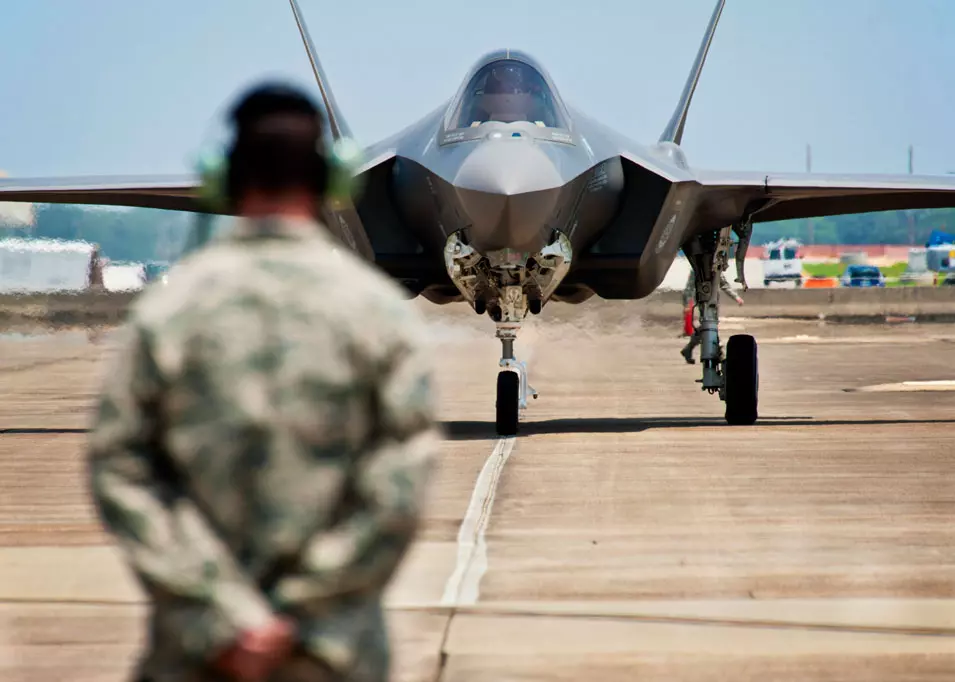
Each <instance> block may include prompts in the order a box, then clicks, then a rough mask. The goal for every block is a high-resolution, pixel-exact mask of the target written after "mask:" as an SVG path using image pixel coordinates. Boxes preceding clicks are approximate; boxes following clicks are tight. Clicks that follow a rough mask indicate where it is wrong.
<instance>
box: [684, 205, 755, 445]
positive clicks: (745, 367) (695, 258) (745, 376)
mask: <svg viewBox="0 0 955 682" xmlns="http://www.w3.org/2000/svg"><path fill="white" fill-rule="evenodd" d="M731 230H733V231H735V232H736V233H737V235H738V236H739V244H738V247H737V253H736V265H737V272H738V273H739V276H738V277H737V280H736V281H737V282H740V283H741V284H742V285H743V290H744V291H745V290H746V289H747V287H746V278H745V276H744V274H743V260H744V259H745V257H746V249H747V247H748V246H749V237H750V235H751V234H752V227H751V224H750V223H749V221H746V222H744V223H741V224H738V225H734V226H733V227H732V228H729V227H727V228H724V229H722V230H719V231H715V232H713V233H710V234H705V235H701V236H699V237H695V238H694V239H693V240H692V241H691V242H690V243H689V244H688V245H687V246H686V247H684V251H685V252H686V254H687V257H688V260H689V261H690V265H691V267H692V268H693V271H694V273H695V275H696V294H697V295H696V300H697V301H698V303H697V305H698V306H699V310H700V342H701V348H700V358H701V364H702V365H703V378H702V379H701V380H700V383H701V384H702V389H703V390H704V391H708V392H709V393H711V394H713V393H717V394H719V397H720V400H722V401H724V403H725V404H726V412H725V416H726V421H727V423H729V424H733V425H741V426H748V425H751V424H754V423H756V420H757V419H758V417H759V359H758V353H757V345H756V340H755V339H754V338H753V337H752V336H749V335H748V334H737V335H734V336H731V337H730V339H729V343H727V344H726V355H725V356H724V355H723V349H722V347H721V345H720V339H719V295H720V289H721V288H722V286H723V284H724V280H723V272H724V271H725V270H726V266H727V260H728V257H729V247H730V231H731Z"/></svg>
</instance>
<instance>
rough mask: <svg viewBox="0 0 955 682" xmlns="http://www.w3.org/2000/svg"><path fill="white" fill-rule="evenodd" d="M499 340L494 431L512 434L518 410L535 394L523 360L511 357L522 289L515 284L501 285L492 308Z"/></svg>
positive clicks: (519, 313) (518, 329) (521, 317)
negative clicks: (498, 300)
mask: <svg viewBox="0 0 955 682" xmlns="http://www.w3.org/2000/svg"><path fill="white" fill-rule="evenodd" d="M494 312H495V315H494V318H495V322H496V323H497V332H496V334H495V336H497V338H499V339H500V340H501V362H500V366H501V371H500V373H498V375H497V419H496V426H497V434H498V435H499V436H514V435H516V434H517V422H518V417H519V414H520V410H523V409H526V408H527V398H528V396H531V397H533V398H535V399H536V398H537V391H535V390H534V389H533V387H531V385H530V384H529V383H528V381H527V363H524V362H518V361H517V359H516V358H515V357H514V341H515V340H516V339H517V332H518V331H520V329H521V320H522V319H523V317H524V292H523V291H522V290H521V287H519V286H509V287H506V288H505V289H504V296H503V297H502V299H501V305H500V310H499V311H494Z"/></svg>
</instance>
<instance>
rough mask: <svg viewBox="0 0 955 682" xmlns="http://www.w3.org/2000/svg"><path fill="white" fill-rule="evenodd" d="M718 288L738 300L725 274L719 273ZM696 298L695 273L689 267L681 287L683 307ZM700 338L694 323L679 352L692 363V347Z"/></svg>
mask: <svg viewBox="0 0 955 682" xmlns="http://www.w3.org/2000/svg"><path fill="white" fill-rule="evenodd" d="M720 289H721V290H722V291H723V293H725V294H727V295H728V296H730V297H731V298H733V299H735V300H737V301H738V300H739V294H738V293H737V292H736V290H735V289H734V288H733V287H732V286H731V285H730V283H729V282H727V281H726V275H725V274H724V273H720ZM695 300H696V273H695V272H694V271H693V268H690V276H689V277H688V278H687V280H686V286H685V287H684V288H683V307H684V308H685V307H686V306H688V305H690V304H691V303H692V302H693V301H695ZM701 341H702V339H701V338H700V328H699V327H698V326H696V325H694V326H693V335H692V336H690V340H689V341H687V344H686V345H685V346H684V347H683V350H681V351H680V353H681V354H682V355H683V357H684V358H685V359H686V361H687V362H689V363H693V349H695V348H696V347H697V346H699V345H700V343H701Z"/></svg>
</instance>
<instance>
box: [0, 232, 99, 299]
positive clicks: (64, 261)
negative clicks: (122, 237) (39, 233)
mask: <svg viewBox="0 0 955 682" xmlns="http://www.w3.org/2000/svg"><path fill="white" fill-rule="evenodd" d="M98 258H99V256H98V252H97V248H96V245H95V244H91V243H89V242H83V241H70V242H68V241H60V240H57V239H21V238H10V239H0V293H49V292H53V291H84V290H86V289H89V288H90V285H91V284H92V283H93V281H94V278H95V277H96V276H97V275H96V270H97V269H98Z"/></svg>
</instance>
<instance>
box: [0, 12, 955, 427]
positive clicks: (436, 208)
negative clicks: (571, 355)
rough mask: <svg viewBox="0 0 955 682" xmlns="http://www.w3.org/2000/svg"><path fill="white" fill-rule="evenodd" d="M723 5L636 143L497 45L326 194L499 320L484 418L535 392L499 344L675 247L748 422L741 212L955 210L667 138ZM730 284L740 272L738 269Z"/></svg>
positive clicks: (717, 371)
mask: <svg viewBox="0 0 955 682" xmlns="http://www.w3.org/2000/svg"><path fill="white" fill-rule="evenodd" d="M289 3H290V7H291V10H292V14H293V16H294V19H295V21H296V23H297V25H298V29H299V32H300V34H301V37H302V41H303V43H304V46H305V49H306V53H307V55H308V59H309V61H310V63H311V66H312V69H313V71H314V73H315V78H316V80H317V84H318V88H319V91H320V93H321V97H322V100H323V102H324V106H325V109H326V112H327V118H328V121H327V122H328V132H329V135H330V136H331V137H332V138H333V139H334V140H336V141H342V140H348V139H350V137H351V133H350V131H349V129H348V126H347V123H346V122H345V118H344V116H343V115H342V112H341V110H340V109H339V107H338V105H337V103H336V102H335V99H334V96H333V94H332V92H331V89H330V87H329V83H328V78H327V76H326V74H325V72H324V70H323V69H322V66H321V64H320V61H319V58H318V54H317V51H316V49H315V45H314V42H313V41H312V39H311V37H310V36H309V33H308V30H307V27H306V26H305V22H304V21H303V18H302V13H301V10H300V8H299V5H298V2H297V0H289ZM724 4H725V0H719V1H718V2H717V4H716V7H715V9H714V11H713V14H712V16H711V18H710V20H709V23H708V25H707V27H706V30H705V33H704V36H703V41H702V44H701V45H700V47H699V50H698V52H697V55H696V58H695V60H694V62H693V65H692V68H691V71H690V74H689V76H688V78H687V81H686V84H685V87H684V90H683V92H682V94H681V96H680V98H679V101H678V103H677V106H676V109H675V111H674V112H673V116H672V118H671V119H670V121H669V123H668V125H667V126H666V128H665V129H664V131H663V133H662V135H661V136H660V138H659V140H658V141H657V142H656V143H653V144H648V145H641V144H638V143H636V142H633V141H631V140H629V139H627V138H626V137H625V136H623V135H621V134H619V133H617V132H615V131H613V130H611V129H609V128H608V127H606V126H604V125H602V124H601V123H599V122H598V121H597V120H595V119H593V118H591V117H589V116H587V115H586V114H585V113H583V112H582V111H580V110H578V109H577V108H575V107H573V106H571V105H570V104H569V103H567V102H565V101H564V99H563V98H562V97H561V95H560V93H559V91H558V89H557V86H556V85H555V83H554V81H553V80H552V79H551V76H550V75H549V74H548V73H547V71H546V70H545V69H544V67H543V65H541V64H540V63H538V62H537V61H536V60H534V59H533V58H532V57H531V56H530V55H528V54H525V53H523V52H520V51H517V50H511V49H503V50H499V51H496V52H492V53H489V54H486V55H484V56H483V57H481V58H480V59H479V60H478V61H477V62H476V63H475V64H474V65H473V67H472V68H471V70H470V71H469V72H468V73H467V74H466V75H465V77H464V79H463V81H462V83H461V86H460V87H459V89H458V91H457V92H455V93H454V94H453V95H451V97H449V98H448V99H447V100H446V101H445V102H443V103H442V104H441V105H440V106H439V107H438V108H436V109H434V110H433V111H431V112H430V113H428V114H426V115H425V116H423V117H422V118H421V119H419V120H418V121H417V122H415V123H414V124H412V125H410V126H409V127H407V128H405V129H404V130H402V131H400V132H398V133H397V134H395V135H393V136H392V137H390V138H388V139H386V140H383V141H381V142H379V143H377V144H374V145H371V146H370V147H367V148H365V149H364V153H365V154H364V157H363V159H364V160H363V161H362V162H361V163H359V164H356V166H355V168H354V170H353V176H354V177H355V178H356V179H357V180H359V181H360V182H359V186H360V187H361V192H360V193H359V194H357V195H356V196H354V198H353V199H352V200H343V201H337V202H330V203H329V205H328V206H327V207H326V208H325V216H324V219H325V223H326V224H327V225H328V227H329V228H330V229H331V230H332V231H333V232H334V233H335V234H337V235H338V236H339V237H340V238H341V240H342V241H343V243H344V244H345V245H347V246H348V247H349V248H351V249H354V251H355V252H357V253H358V254H360V255H361V256H363V257H365V258H367V259H368V260H370V261H372V262H374V263H376V264H377V265H378V266H379V267H380V268H382V269H383V270H384V271H385V272H387V273H388V274H389V275H390V276H391V277H393V278H395V279H396V280H398V281H400V282H401V283H402V284H403V285H404V287H405V288H406V289H407V290H408V292H409V295H410V296H411V297H416V296H422V297H424V298H425V299H427V300H429V301H432V302H435V303H438V304H445V303H450V302H455V301H460V302H466V304H467V305H469V306H471V307H472V308H473V309H474V311H475V312H476V313H477V314H479V315H488V316H489V317H490V318H491V319H492V320H493V321H494V322H495V323H496V336H497V338H498V339H500V341H501V344H502V358H501V361H500V371H499V374H498V378H497V402H496V426H497V431H498V433H499V434H501V435H505V436H509V435H514V434H516V433H517V432H518V423H519V416H520V413H521V410H523V409H525V408H526V407H527V403H528V398H530V397H533V398H537V397H538V394H537V392H536V391H535V390H534V389H533V388H532V387H531V386H530V384H529V383H528V380H527V368H526V365H525V364H524V363H521V362H518V361H517V359H516V358H515V355H514V342H515V339H516V338H517V335H518V331H519V330H520V328H521V324H522V322H523V320H524V319H526V316H527V315H528V314H531V315H536V314H539V313H540V312H541V309H542V308H543V307H544V306H545V305H546V304H547V303H548V302H550V301H565V302H568V303H573V304H581V303H583V302H585V301H586V300H588V299H589V298H591V297H593V296H597V297H600V298H604V299H639V298H643V297H645V296H647V295H649V294H651V293H652V292H653V291H654V290H656V289H657V287H659V285H660V283H661V282H662V280H663V278H664V276H665V275H666V273H667V271H668V269H669V268H670V266H671V264H672V263H673V262H674V259H675V258H676V257H677V254H678V252H679V251H681V250H682V251H683V252H684V253H685V255H686V256H687V258H688V260H689V262H690V265H691V267H692V268H693V271H694V272H695V274H696V283H697V284H696V286H697V296H696V301H697V305H698V307H699V313H700V320H701V333H702V351H701V358H702V363H701V364H702V373H703V378H702V382H701V384H702V389H703V390H705V391H708V392H710V393H711V394H716V395H718V396H719V398H720V399H721V400H722V401H724V403H725V418H726V421H727V422H729V423H730V424H737V425H748V424H753V423H755V422H756V421H757V419H758V392H759V366H758V353H757V345H756V342H755V340H754V339H753V337H751V336H748V335H743V334H740V335H735V336H732V337H730V338H729V340H728V342H727V343H726V345H725V349H724V347H723V345H722V344H721V342H720V338H719V304H720V301H719V291H720V287H719V286H718V284H719V280H720V276H721V274H722V273H723V271H724V270H725V269H726V268H727V266H728V260H729V251H730V245H731V236H732V234H734V233H735V235H736V236H737V238H738V242H737V249H736V261H737V266H738V267H737V270H738V272H739V273H740V277H742V273H743V268H742V262H743V259H744V258H745V255H746V249H747V246H748V244H749V239H750V236H751V234H752V227H753V224H755V223H758V222H766V221H776V220H784V219H792V218H808V217H814V216H823V215H836V214H845V213H862V212H870V211H883V210H898V209H911V208H939V207H952V206H955V177H952V176H939V177H930V176H929V177H925V176H914V175H902V176H885V175H881V176H880V175H839V176H836V175H823V174H774V173H760V172H752V173H738V172H718V171H707V170H700V169H697V168H694V167H692V166H690V165H689V163H688V162H687V159H686V156H685V154H684V152H683V150H682V149H681V146H680V144H681V141H682V138H683V131H684V127H685V125H686V121H687V115H688V112H689V110H690V103H691V100H692V97H693V92H694V90H695V88H696V85H697V82H698V81H699V79H700V74H701V72H702V69H703V64H704V62H705V60H706V55H707V52H708V51H709V48H710V44H711V42H712V40H713V36H714V33H715V31H716V27H717V24H718V22H719V19H720V16H721V14H722V12H723V7H724ZM198 184H199V181H198V178H196V177H154V178H149V177H145V178H144V177H130V178H87V179H79V180H77V179H60V180H49V179H42V180H22V179H21V180H9V179H3V180H0V201H33V202H59V203H82V204H98V205H124V206H141V207H152V208H160V209H174V210H184V211H193V212H198V213H202V212H207V211H205V209H204V207H203V205H202V204H201V203H200V202H199V199H198V196H197V194H198V192H197V188H198ZM737 281H740V282H741V283H742V284H743V286H744V288H745V285H746V283H745V281H744V280H742V279H738V280H737Z"/></svg>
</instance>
